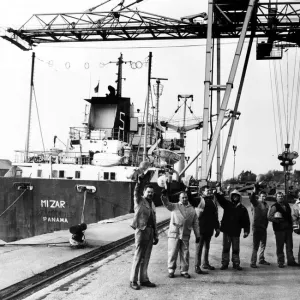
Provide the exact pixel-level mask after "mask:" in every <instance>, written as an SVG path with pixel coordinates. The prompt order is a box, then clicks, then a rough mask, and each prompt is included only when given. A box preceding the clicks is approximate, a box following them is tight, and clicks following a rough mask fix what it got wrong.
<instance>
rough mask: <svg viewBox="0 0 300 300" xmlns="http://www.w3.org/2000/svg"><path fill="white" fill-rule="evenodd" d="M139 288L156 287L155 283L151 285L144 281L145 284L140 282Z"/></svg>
mask: <svg viewBox="0 0 300 300" xmlns="http://www.w3.org/2000/svg"><path fill="white" fill-rule="evenodd" d="M141 286H146V287H156V284H155V283H152V282H150V281H145V282H141Z"/></svg>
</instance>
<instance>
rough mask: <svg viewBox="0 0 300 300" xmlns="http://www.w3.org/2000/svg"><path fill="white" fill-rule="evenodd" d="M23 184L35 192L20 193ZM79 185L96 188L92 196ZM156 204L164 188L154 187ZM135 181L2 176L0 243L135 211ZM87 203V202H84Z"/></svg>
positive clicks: (0, 182) (0, 184) (155, 185)
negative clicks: (29, 186) (79, 188)
mask: <svg viewBox="0 0 300 300" xmlns="http://www.w3.org/2000/svg"><path fill="white" fill-rule="evenodd" d="M22 183H28V184H30V185H31V186H32V187H33V189H32V190H26V191H25V192H24V190H18V186H21V185H22ZM76 185H87V186H94V187H95V188H96V192H95V193H93V194H90V193H86V198H84V192H78V191H77V189H76ZM153 186H154V190H155V198H154V203H155V205H156V206H159V205H161V202H160V199H159V195H160V191H161V188H160V187H158V185H157V184H153ZM134 187H135V183H134V182H117V181H114V182H109V181H91V180H74V179H72V180H68V179H64V180H61V179H37V178H6V177H0V215H1V214H2V213H3V212H4V211H5V210H6V209H7V208H8V207H9V206H10V205H12V204H13V203H14V201H16V200H17V198H18V197H20V195H21V194H22V193H23V192H24V194H23V195H22V196H21V197H20V198H19V199H18V200H17V201H16V202H15V204H13V205H12V206H11V207H10V208H9V209H8V210H7V211H6V212H5V213H4V214H3V215H2V216H1V217H0V240H3V241H5V242H12V241H16V240H20V239H24V238H28V237H31V236H36V235H41V234H45V233H50V232H53V231H59V230H68V229H69V228H70V226H73V225H76V224H79V223H81V221H82V215H83V217H84V219H83V221H84V222H85V223H87V224H91V223H96V222H99V221H101V220H106V219H110V218H115V217H118V216H121V215H125V214H128V213H131V212H133V194H134ZM84 200H85V201H84Z"/></svg>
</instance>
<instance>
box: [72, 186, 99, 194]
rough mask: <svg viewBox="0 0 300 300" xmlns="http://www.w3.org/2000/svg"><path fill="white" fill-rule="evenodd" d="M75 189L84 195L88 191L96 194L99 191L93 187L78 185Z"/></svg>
mask: <svg viewBox="0 0 300 300" xmlns="http://www.w3.org/2000/svg"><path fill="white" fill-rule="evenodd" d="M75 188H76V191H77V192H78V193H82V192H85V191H86V192H87V193H90V194H94V193H96V191H97V189H96V187H94V186H92V185H81V184H76V186H75Z"/></svg>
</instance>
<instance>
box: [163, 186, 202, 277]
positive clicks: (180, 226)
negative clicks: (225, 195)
mask: <svg viewBox="0 0 300 300" xmlns="http://www.w3.org/2000/svg"><path fill="white" fill-rule="evenodd" d="M161 200H162V202H163V204H164V206H165V207H166V208H167V209H168V210H169V211H171V220H170V226H169V232H168V272H169V277H170V278H174V273H175V270H176V266H177V265H176V261H177V256H178V254H179V257H180V274H181V276H183V277H184V278H190V277H191V276H190V275H189V273H188V270H189V257H190V253H189V240H190V235H191V230H192V229H193V230H194V234H195V236H196V243H199V238H200V232H199V223H198V218H197V214H196V211H195V208H194V207H193V206H191V205H190V204H189V202H188V195H187V193H186V192H181V193H180V194H179V202H178V203H171V202H169V198H168V195H167V190H163V191H162V196H161Z"/></svg>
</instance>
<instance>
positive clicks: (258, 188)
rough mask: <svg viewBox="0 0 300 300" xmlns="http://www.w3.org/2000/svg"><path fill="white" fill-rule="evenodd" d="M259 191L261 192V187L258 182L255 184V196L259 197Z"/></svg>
mask: <svg viewBox="0 0 300 300" xmlns="http://www.w3.org/2000/svg"><path fill="white" fill-rule="evenodd" d="M259 191H260V185H259V183H258V182H256V183H255V184H254V188H253V192H254V194H255V195H257V194H258V193H259Z"/></svg>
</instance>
